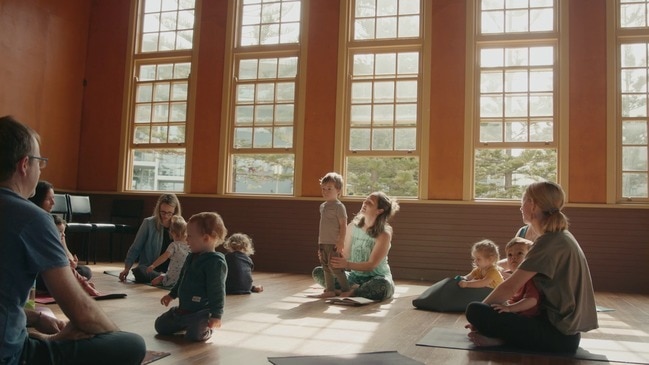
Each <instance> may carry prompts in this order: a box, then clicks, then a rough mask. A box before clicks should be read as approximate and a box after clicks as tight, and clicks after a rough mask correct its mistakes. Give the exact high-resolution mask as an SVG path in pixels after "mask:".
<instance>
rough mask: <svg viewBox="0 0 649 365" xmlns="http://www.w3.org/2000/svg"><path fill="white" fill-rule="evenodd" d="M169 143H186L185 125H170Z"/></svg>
mask: <svg viewBox="0 0 649 365" xmlns="http://www.w3.org/2000/svg"><path fill="white" fill-rule="evenodd" d="M169 143H185V126H184V125H172V126H169Z"/></svg>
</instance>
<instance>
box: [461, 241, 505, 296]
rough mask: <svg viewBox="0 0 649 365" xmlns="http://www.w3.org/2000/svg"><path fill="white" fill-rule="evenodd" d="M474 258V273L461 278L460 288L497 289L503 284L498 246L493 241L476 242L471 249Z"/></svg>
mask: <svg viewBox="0 0 649 365" xmlns="http://www.w3.org/2000/svg"><path fill="white" fill-rule="evenodd" d="M471 256H473V267H474V269H473V271H471V272H470V273H469V274H468V275H466V276H461V277H459V279H460V281H459V282H458V283H457V284H458V285H459V286H460V288H484V287H489V288H492V289H493V288H495V287H497V286H498V284H500V283H502V282H503V276H502V275H501V274H500V271H498V257H499V255H498V246H496V244H495V243H494V242H493V241H491V240H482V241H479V242H476V243H475V244H474V245H473V247H472V248H471Z"/></svg>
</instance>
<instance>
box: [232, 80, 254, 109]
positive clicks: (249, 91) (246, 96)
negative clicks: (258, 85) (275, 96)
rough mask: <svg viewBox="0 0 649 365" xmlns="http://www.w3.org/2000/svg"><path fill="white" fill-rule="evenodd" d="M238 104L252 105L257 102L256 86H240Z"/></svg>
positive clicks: (237, 95)
mask: <svg viewBox="0 0 649 365" xmlns="http://www.w3.org/2000/svg"><path fill="white" fill-rule="evenodd" d="M236 97H237V100H236V101H237V104H250V103H254V101H255V85H251V84H239V85H237V91H236Z"/></svg>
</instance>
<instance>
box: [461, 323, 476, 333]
mask: <svg viewBox="0 0 649 365" xmlns="http://www.w3.org/2000/svg"><path fill="white" fill-rule="evenodd" d="M464 328H466V329H468V330H469V331H471V332H474V331H477V330H476V329H475V327H473V325H472V324H471V323H467V324H465V325H464Z"/></svg>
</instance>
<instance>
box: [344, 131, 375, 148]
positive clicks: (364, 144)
mask: <svg viewBox="0 0 649 365" xmlns="http://www.w3.org/2000/svg"><path fill="white" fill-rule="evenodd" d="M349 140H350V141H349V149H350V150H351V151H369V150H370V129H369V128H353V129H351V130H350V131H349Z"/></svg>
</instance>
